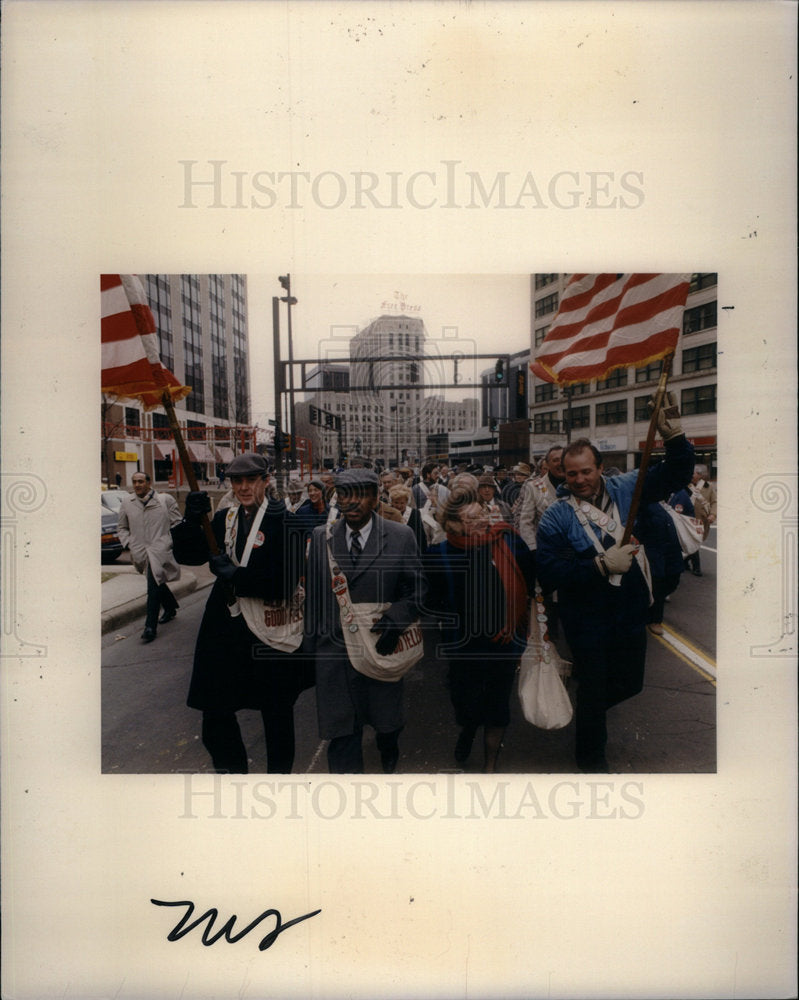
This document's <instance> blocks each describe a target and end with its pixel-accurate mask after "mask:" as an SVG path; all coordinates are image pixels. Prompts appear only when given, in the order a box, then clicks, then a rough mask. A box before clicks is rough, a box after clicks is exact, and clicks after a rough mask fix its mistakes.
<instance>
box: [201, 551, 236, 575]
mask: <svg viewBox="0 0 799 1000" xmlns="http://www.w3.org/2000/svg"><path fill="white" fill-rule="evenodd" d="M208 568H209V569H210V570H211V572H212V573H213V574H214V576H218V577H219V579H220V580H232V579H233V577H234V576H235V575H236V572H237V570H238V568H239V567H238V566H237V565H236V564H235V563H234V562H233V560H232V559H231V558H230V556H211V558H210V559H209V560H208Z"/></svg>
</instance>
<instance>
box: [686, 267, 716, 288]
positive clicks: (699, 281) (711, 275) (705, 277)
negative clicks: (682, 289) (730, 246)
mask: <svg viewBox="0 0 799 1000" xmlns="http://www.w3.org/2000/svg"><path fill="white" fill-rule="evenodd" d="M718 280H719V276H718V274H716V272H715V271H712V272H711V271H708V272H707V273H704V274H692V275H691V287H690V289H689V291H691V292H698V291H699V289H700V288H710V287H711V286H712V285H717V284H718Z"/></svg>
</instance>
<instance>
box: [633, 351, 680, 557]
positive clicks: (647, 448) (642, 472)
mask: <svg viewBox="0 0 799 1000" xmlns="http://www.w3.org/2000/svg"><path fill="white" fill-rule="evenodd" d="M673 360H674V352H673V351H672V352H670V353H669V354H667V355H666V356H665V357H664V358H663V366H662V368H661V369H660V380H659V382H658V387H657V390H656V392H655V405H654V407H653V409H652V416H651V417H650V418H649V430H648V431H647V435H646V442H645V443H644V452H643V454H642V455H641V464H640V465H639V467H638V478H637V479H636V481H635V490H634V491H633V498H632V502H631V504H630V513H629V514H628V515H627V523H626V524H625V526H624V536H623V538H622V540H621V544H622V545H628V544H629V541H630V536H631V535H632V533H633V525H634V524H635V518H636V516H637V514H638V507H639V506H640V504H641V494H642V493H643V491H644V479H645V478H646V470H647V468H648V467H649V458H650V456H651V454H652V447H653V445H654V443H655V432H656V431H657V423H658V414H659V413H660V410H661V407H662V406H663V399H664V397H665V395H666V386H667V384H668V381H669V374H670V373H671V363H672V361H673Z"/></svg>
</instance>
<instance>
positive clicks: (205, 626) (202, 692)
mask: <svg viewBox="0 0 799 1000" xmlns="http://www.w3.org/2000/svg"><path fill="white" fill-rule="evenodd" d="M227 474H228V476H229V477H230V482H231V486H232V489H233V502H232V504H231V505H230V506H227V507H224V508H222V509H220V510H218V511H217V512H216V515H215V516H214V518H213V521H212V522H211V527H212V530H213V533H214V536H215V539H216V543H217V546H218V548H219V550H220V551H219V554H216V555H211V554H210V553H209V549H208V543H207V541H206V539H205V537H204V535H203V533H202V531H201V529H200V517H201V515H202V513H205V512H207V510H208V508H209V506H210V503H209V500H208V495H207V494H206V493H203V492H197V493H189V495H188V497H187V498H186V517H185V520H184V523H183V525H182V526H180V528H179V529H175V532H174V537H175V551H176V553H177V555H178V559H179V560H180V561H181V562H184V563H193V564H195V565H196V564H198V563H200V562H202V561H205V560H206V559H207V560H208V565H209V568H210V569H211V571H212V572H213V573H214V575H215V576H216V578H217V579H216V582H215V583H214V586H213V589H212V590H211V594H210V596H209V598H208V602H207V604H206V606H205V612H204V614H203V618H202V622H201V623H200V630H199V633H198V635H197V643H196V647H195V651H194V668H193V670H192V676H191V683H190V685H189V694H188V698H187V704H188V705H189V707H190V708H196V709H199V710H200V711H201V712H202V741H203V744H204V746H205V748H206V749H207V750H208V752H209V754H210V755H211V760H212V762H213V765H214V768H215V769H216V770H217V771H218V772H222V773H225V772H229V773H236V774H246V773H247V771H248V769H249V768H248V758H247V752H246V749H245V746H244V743H243V741H242V737H241V730H240V728H239V723H238V720H237V718H236V713H237V712H238V711H239V710H241V709H256V710H258V711H260V713H261V717H262V720H263V726H264V735H265V738H266V752H267V772H269V773H289V772H290V771H291V768H292V764H293V761H294V703H295V701H296V699H297V697H298V695H299V694H300V692H301V691H302V690H303V688H305V687H308V686H310V683H311V682H312V673H311V670H310V669H309V664H308V660H307V658H306V657H305V656H304V654H303V651H302V649H301V647H300V643H301V641H302V627H301V625H300V626H299V627H298V628H294V637H292V636H291V635H287V634H286V633H288V632H290V631H291V625H290V623H291V622H292V621H294V622H296V621H298V620H299V617H300V614H301V610H300V603H301V601H300V597H301V591H298V590H297V584H298V582H299V580H300V576H301V574H302V571H303V545H302V530H301V526H297V527H295V519H294V518H293V516H292V515H290V514H288V513H287V511H286V505H285V503H284V502H283V500H281V499H279V498H278V497H277V496H276V495H274V494H272V495H270V493H269V491H268V474H267V465H266V461H265V460H264V458H263V456H262V455H258V454H255V453H254V452H245V453H244V454H242V455H237V456H236V457H235V458H234V459H233V460H232V461H231V462H230V464H229V465H228V467H227ZM297 634H298V635H299V638H297ZM292 647H294V648H292Z"/></svg>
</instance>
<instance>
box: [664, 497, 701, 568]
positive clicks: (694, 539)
mask: <svg viewBox="0 0 799 1000" xmlns="http://www.w3.org/2000/svg"><path fill="white" fill-rule="evenodd" d="M660 506H661V507H662V508H663V509H664V510H665V511H666V513H667V514H668V515H669V517H670V518H671V519H672V521H673V522H674V527H675V529H676V530H677V538H678V540H679V542H680V548H681V549H682V554H683V555H684V556H686V557H687V556H692V555H693V554H694V553H695V552H698V551H699V549H700V547H701V545H702V542H703V541H704V540H705V526H704V524H703V523H702V521H701V520H700V519H699V518H698V517H691V516H690V515H689V514H681V513H680V512H679V511H678V510H675V509H674V508H673V507H672V506H671V504H669V503H666V501H665V500H661V501H660Z"/></svg>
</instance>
